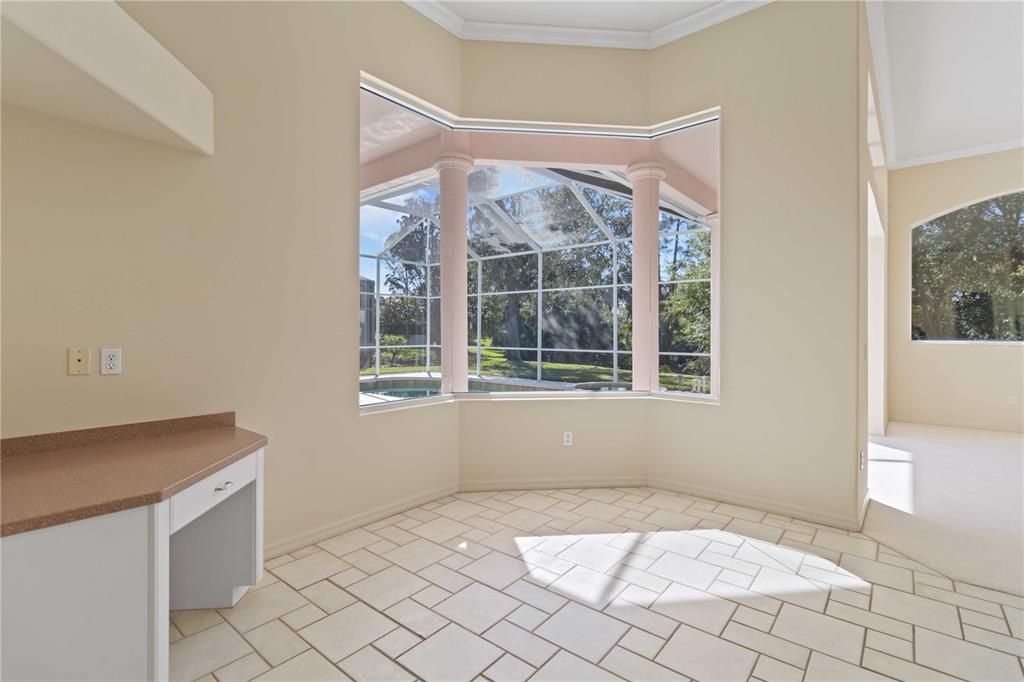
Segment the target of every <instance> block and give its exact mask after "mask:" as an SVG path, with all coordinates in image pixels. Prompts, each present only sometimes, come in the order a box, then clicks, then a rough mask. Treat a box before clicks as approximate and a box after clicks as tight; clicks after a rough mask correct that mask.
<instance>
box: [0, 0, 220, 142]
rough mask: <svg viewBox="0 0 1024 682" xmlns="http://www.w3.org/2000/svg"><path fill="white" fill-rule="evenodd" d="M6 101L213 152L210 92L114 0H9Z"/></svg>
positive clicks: (1, 12) (2, 12) (2, 10)
mask: <svg viewBox="0 0 1024 682" xmlns="http://www.w3.org/2000/svg"><path fill="white" fill-rule="evenodd" d="M0 16H2V20H3V22H2V23H3V36H2V45H3V55H2V63H3V89H2V94H3V101H4V103H5V104H11V105H14V106H18V107H22V108H25V109H31V110H33V111H39V112H41V113H44V114H50V115H52V116H58V117H60V118H65V119H69V120H72V121H76V122H78V123H85V124H87V125H93V126H97V127H99V128H104V129H107V130H112V131H114V132H120V133H124V134H127V135H132V136H134V137H140V138H143V139H147V140H150V141H153V142H158V143H161V144H167V145H172V146H175V147H180V148H183V149H188V150H191V151H195V152H199V153H201V154H207V155H210V154H213V148H214V144H213V142H214V119H213V110H214V108H213V93H212V92H210V90H209V88H207V87H206V86H205V85H204V84H203V83H202V81H200V80H199V79H198V78H197V77H196V76H195V75H194V74H193V73H192V72H191V71H189V70H188V68H186V67H185V65H184V64H182V63H181V62H180V61H178V59H177V58H175V56H174V55H172V54H171V53H170V52H168V51H167V49H166V48H164V46H163V45H161V44H160V43H159V42H157V40H156V38H154V37H153V36H152V35H150V34H149V33H148V32H146V30H145V29H144V28H143V27H142V26H140V25H139V24H138V22H136V21H135V20H134V19H133V18H132V17H131V16H129V15H128V13H127V12H125V11H124V10H123V9H121V7H120V6H119V5H118V4H117V3H115V2H112V1H109V0H103V1H100V2H4V3H3V5H2V6H0Z"/></svg>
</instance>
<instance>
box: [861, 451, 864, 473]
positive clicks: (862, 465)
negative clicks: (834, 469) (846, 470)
mask: <svg viewBox="0 0 1024 682" xmlns="http://www.w3.org/2000/svg"><path fill="white" fill-rule="evenodd" d="M860 468H861V469H863V468H864V451H863V450H861V451H860Z"/></svg>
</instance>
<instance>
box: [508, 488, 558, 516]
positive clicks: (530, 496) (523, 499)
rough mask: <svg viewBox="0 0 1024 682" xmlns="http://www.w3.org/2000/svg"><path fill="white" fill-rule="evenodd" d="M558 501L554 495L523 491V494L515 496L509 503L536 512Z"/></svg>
mask: <svg viewBox="0 0 1024 682" xmlns="http://www.w3.org/2000/svg"><path fill="white" fill-rule="evenodd" d="M557 502H558V500H557V499H555V498H553V497H550V496H548V495H541V494H540V493H534V492H529V493H523V494H522V495H518V496H516V497H513V498H512V499H511V500H509V501H508V503H509V504H512V505H515V506H517V507H522V508H523V509H530V510H532V511H536V512H539V511H544V510H545V509H547V508H548V507H553V506H554V505H555V504H556V503H557Z"/></svg>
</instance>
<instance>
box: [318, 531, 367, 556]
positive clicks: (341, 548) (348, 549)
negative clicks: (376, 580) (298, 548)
mask: <svg viewBox="0 0 1024 682" xmlns="http://www.w3.org/2000/svg"><path fill="white" fill-rule="evenodd" d="M375 542H380V537H378V536H376V535H374V534H373V533H370V532H369V531H366V530H363V529H362V528H357V529H355V530H353V531H349V532H348V533H342V534H341V535H336V536H334V537H333V538H331V539H330V540H324V541H323V542H320V543H317V544H319V545H320V546H321V547H323V548H324V549H326V550H327V551H328V552H330V553H331V554H333V555H334V556H339V557H340V556H344V555H346V554H351V553H352V552H354V551H356V550H357V549H362V548H363V547H366V546H367V545H372V544H373V543H375Z"/></svg>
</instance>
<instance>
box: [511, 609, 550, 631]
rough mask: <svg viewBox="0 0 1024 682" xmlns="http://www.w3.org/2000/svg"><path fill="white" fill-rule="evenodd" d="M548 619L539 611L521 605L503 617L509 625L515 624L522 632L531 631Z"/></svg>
mask: <svg viewBox="0 0 1024 682" xmlns="http://www.w3.org/2000/svg"><path fill="white" fill-rule="evenodd" d="M547 617H548V614H546V613H544V612H543V611H541V610H540V609H535V608H534V607H532V606H530V605H529V604H523V605H522V606H520V607H519V608H518V609H516V610H515V611H513V612H512V613H510V614H508V615H507V616H505V620H507V621H508V622H510V623H515V624H516V625H518V626H519V627H521V628H523V629H524V630H532V629H534V628H535V627H537V626H538V625H540V624H541V623H543V622H544V620H545V619H546V618H547Z"/></svg>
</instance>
